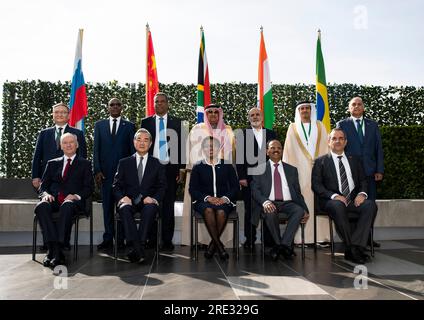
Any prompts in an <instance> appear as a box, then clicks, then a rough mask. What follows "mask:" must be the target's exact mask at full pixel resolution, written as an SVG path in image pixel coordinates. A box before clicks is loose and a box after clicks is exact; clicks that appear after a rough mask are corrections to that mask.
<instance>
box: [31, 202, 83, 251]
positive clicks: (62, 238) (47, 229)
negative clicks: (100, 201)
mask: <svg viewBox="0 0 424 320" xmlns="http://www.w3.org/2000/svg"><path fill="white" fill-rule="evenodd" d="M80 204H81V201H65V202H64V203H62V205H60V204H59V202H57V201H54V202H51V203H50V202H46V201H41V202H39V203H38V204H37V206H36V207H35V214H36V215H37V218H38V221H39V222H40V226H41V229H42V230H43V233H44V238H45V241H46V242H59V243H61V244H64V243H65V242H66V241H69V239H70V236H71V230H72V218H73V217H74V216H75V215H76V214H77V213H78V211H77V209H78V206H79V205H80ZM56 211H59V220H58V221H57V222H56V223H55V222H54V221H53V215H52V214H53V212H56Z"/></svg>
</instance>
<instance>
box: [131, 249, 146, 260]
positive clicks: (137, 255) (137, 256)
mask: <svg viewBox="0 0 424 320" xmlns="http://www.w3.org/2000/svg"><path fill="white" fill-rule="evenodd" d="M127 257H128V260H129V261H130V262H131V263H137V262H142V261H143V260H144V252H143V249H141V248H140V250H136V249H131V251H130V252H128V254H127Z"/></svg>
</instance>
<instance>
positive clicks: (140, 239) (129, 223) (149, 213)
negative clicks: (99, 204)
mask: <svg viewBox="0 0 424 320" xmlns="http://www.w3.org/2000/svg"><path fill="white" fill-rule="evenodd" d="M157 210H158V207H157V205H155V204H145V205H143V204H139V205H138V206H133V205H124V206H121V207H120V208H118V213H119V216H120V218H121V222H122V226H123V227H124V233H125V238H126V239H127V241H132V242H133V243H135V244H136V245H137V244H139V243H141V244H144V243H146V240H147V235H148V233H149V230H150V229H151V228H152V225H153V222H154V220H155V216H156V212H157ZM136 212H141V222H140V225H139V228H138V229H137V224H136V221H135V219H134V214H135V213H136Z"/></svg>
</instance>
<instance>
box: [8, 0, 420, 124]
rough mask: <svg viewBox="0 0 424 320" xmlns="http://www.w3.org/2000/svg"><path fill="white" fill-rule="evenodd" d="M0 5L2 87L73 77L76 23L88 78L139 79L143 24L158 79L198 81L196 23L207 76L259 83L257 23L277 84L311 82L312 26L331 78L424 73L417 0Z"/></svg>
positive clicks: (371, 79)
mask: <svg viewBox="0 0 424 320" xmlns="http://www.w3.org/2000/svg"><path fill="white" fill-rule="evenodd" d="M0 12H1V13H2V18H1V19H0V39H1V50H0V86H1V88H2V85H3V82H4V81H6V80H8V81H16V80H25V79H28V80H36V79H40V80H44V81H52V82H56V81H59V80H60V81H66V80H70V79H71V78H72V71H73V64H74V55H75V46H76V40H77V34H78V29H79V28H83V29H84V39H83V53H82V54H83V72H84V76H85V80H86V81H87V82H107V81H111V80H117V81H118V82H120V83H127V82H129V83H136V82H145V74H146V71H145V70H146V69H145V68H146V67H145V56H146V38H145V26H146V23H149V25H150V28H151V31H152V37H153V44H154V49H155V54H156V63H157V70H158V78H159V81H160V82H163V83H173V82H178V83H183V84H191V83H195V82H196V81H197V64H198V55H199V44H200V26H201V25H203V27H204V30H205V39H206V52H207V57H208V62H209V74H210V82H211V83H223V82H246V83H256V82H257V72H258V59H259V40H260V27H261V26H263V28H264V37H265V43H266V48H267V53H268V59H269V65H270V73H271V81H272V83H274V84H296V83H306V84H313V83H315V57H316V40H317V30H318V29H321V31H322V38H321V39H322V40H321V41H322V51H323V56H324V60H325V69H326V78H327V82H328V83H354V84H359V85H382V86H389V85H399V86H400V85H414V86H422V85H423V79H424V76H423V74H424V59H423V57H424V32H423V30H424V28H423V25H424V1H421V0H405V1H394V0H363V1H359V0H358V1H357V0H344V1H337V0H315V1H306V0H297V1H284V0H261V1H259V0H213V1H212V0H211V1H210V0H203V1H199V0H197V1H196V0H185V1H184V0H178V1H177V0H175V1H172V0H148V1H147V0H119V1H116V0H72V1H70V0H37V1H30V0H13V1H12V0H9V1H1V2H0ZM1 88H0V94H1V93H2V89H1ZM0 118H1V114H0ZM0 120H1V119H0ZM0 130H1V125H0Z"/></svg>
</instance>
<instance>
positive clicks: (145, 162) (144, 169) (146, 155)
mask: <svg viewBox="0 0 424 320" xmlns="http://www.w3.org/2000/svg"><path fill="white" fill-rule="evenodd" d="M148 157H149V156H148V154H147V153H146V154H145V155H144V156H143V177H144V171H146V164H147V158H148ZM135 158H136V162H137V166H136V168H137V169H138V165H139V164H140V160H141V156H140V155H139V154H138V152H136V153H135Z"/></svg>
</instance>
